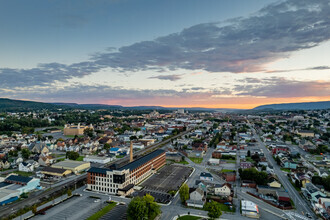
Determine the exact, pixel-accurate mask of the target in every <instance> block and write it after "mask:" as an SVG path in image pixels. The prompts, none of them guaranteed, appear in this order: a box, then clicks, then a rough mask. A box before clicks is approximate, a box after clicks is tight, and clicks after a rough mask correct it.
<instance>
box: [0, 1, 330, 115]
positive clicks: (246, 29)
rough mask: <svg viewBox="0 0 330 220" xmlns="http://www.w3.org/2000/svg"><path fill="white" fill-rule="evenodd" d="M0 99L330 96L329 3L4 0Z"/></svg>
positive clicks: (225, 103)
mask: <svg viewBox="0 0 330 220" xmlns="http://www.w3.org/2000/svg"><path fill="white" fill-rule="evenodd" d="M0 28H1V29H0V30H1V31H0V97H3V98H12V99H24V100H33V101H42V102H75V103H101V104H115V105H123V106H137V105H143V106H145V105H160V106H170V107H214V108H241V109H246V108H253V107H256V106H258V105H262V104H272V103H288V102H309V101H329V100H330V41H329V39H330V1H329V0H313V1H310V0H289V1H273V0H248V1H247V0H230V1H228V0H134V1H132V0H130V1H129V0H76V1H70V0H60V1H59V0H29V1H26V0H10V1H8V0H0Z"/></svg>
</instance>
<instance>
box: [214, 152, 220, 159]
mask: <svg viewBox="0 0 330 220" xmlns="http://www.w3.org/2000/svg"><path fill="white" fill-rule="evenodd" d="M212 158H216V159H220V158H221V151H213V152H212Z"/></svg>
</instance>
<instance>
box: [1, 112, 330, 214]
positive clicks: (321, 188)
mask: <svg viewBox="0 0 330 220" xmlns="http://www.w3.org/2000/svg"><path fill="white" fill-rule="evenodd" d="M114 115H117V116H114ZM82 116H84V117H83V118H85V120H82ZM67 117H70V120H72V122H74V121H75V120H81V121H80V122H79V123H71V124H64V125H57V126H54V125H55V124H58V122H57V121H58V120H62V119H64V118H67ZM329 118H330V112H329V110H300V111H277V112H268V111H261V112H259V113H254V114H250V113H249V112H247V113H240V114H239V113H222V112H216V111H215V112H214V111H206V112H204V111H187V110H185V109H178V110H175V111H172V110H166V111H163V112H162V111H157V110H144V111H136V114H134V111H130V112H129V115H128V114H126V113H125V111H122V110H120V111H118V110H115V111H113V113H110V111H105V110H97V111H94V110H58V111H55V112H51V111H45V110H43V111H40V112H38V111H36V112H24V113H23V112H8V113H2V114H1V123H0V125H1V131H2V133H7V134H2V135H1V136H0V144H1V146H0V147H1V154H0V155H1V163H0V165H1V183H0V186H1V188H0V192H1V198H0V203H1V205H2V207H0V210H1V213H2V215H3V219H7V218H15V217H16V218H32V219H47V218H51V219H64V218H68V219H89V217H91V216H92V215H93V213H97V212H98V211H99V212H100V209H101V210H103V209H104V208H105V209H106V208H107V207H111V208H113V210H111V211H108V212H106V214H105V216H107V217H104V219H107V218H112V216H116V218H118V219H125V218H126V217H127V215H130V211H129V210H130V206H129V204H131V201H135V198H145V197H146V196H152V200H153V201H154V202H156V204H159V205H158V206H157V207H158V209H157V210H156V213H154V215H156V216H160V218H161V219H174V218H180V216H184V215H188V213H189V215H196V216H202V217H207V216H208V213H210V212H208V211H207V210H208V209H207V206H208V204H213V205H214V204H215V205H216V207H219V210H220V213H221V219H232V218H235V219H236V218H237V219H248V218H260V219H270V218H272V219H274V218H275V219H317V218H323V219H328V218H329V215H328V204H330V203H329V202H330V198H328V196H329V191H330V185H329V183H330V179H329V178H330V177H328V173H329V170H328V164H329V159H328V158H329V150H328V147H329V125H328V123H329ZM32 121H33V122H34V123H35V124H36V127H38V128H34V127H23V126H25V124H29V123H31V122H32ZM91 121H93V122H94V124H92V123H90V122H91ZM14 123H15V124H16V126H18V127H20V130H21V131H22V132H17V131H15V130H17V128H15V127H13V126H12V125H13V124H14ZM39 124H44V125H46V127H43V128H40V127H39ZM6 129H8V130H6ZM328 190H329V191H328ZM77 202H79V206H77ZM114 203H116V206H115V205H113V204H114ZM114 207H115V208H114ZM131 208H133V210H134V207H131ZM59 213H60V214H59ZM5 216H7V217H5ZM217 217H220V215H219V216H217ZM137 218H138V217H137ZM100 219H102V218H100Z"/></svg>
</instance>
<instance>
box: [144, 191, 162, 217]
mask: <svg viewBox="0 0 330 220" xmlns="http://www.w3.org/2000/svg"><path fill="white" fill-rule="evenodd" d="M143 200H144V201H145V202H146V206H147V210H148V219H154V218H156V216H157V215H159V214H160V205H158V204H157V203H156V202H155V201H154V200H155V198H154V197H152V196H151V195H150V194H147V195H145V196H144V197H143Z"/></svg>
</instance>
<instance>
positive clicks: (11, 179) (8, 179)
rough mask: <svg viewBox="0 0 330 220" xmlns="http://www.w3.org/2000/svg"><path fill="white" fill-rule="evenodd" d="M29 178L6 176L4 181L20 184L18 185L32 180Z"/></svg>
mask: <svg viewBox="0 0 330 220" xmlns="http://www.w3.org/2000/svg"><path fill="white" fill-rule="evenodd" d="M32 179H33V178H31V177H25V176H18V175H10V176H8V177H7V178H6V179H5V181H14V182H20V183H28V182H30V181H31V180H32Z"/></svg>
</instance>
